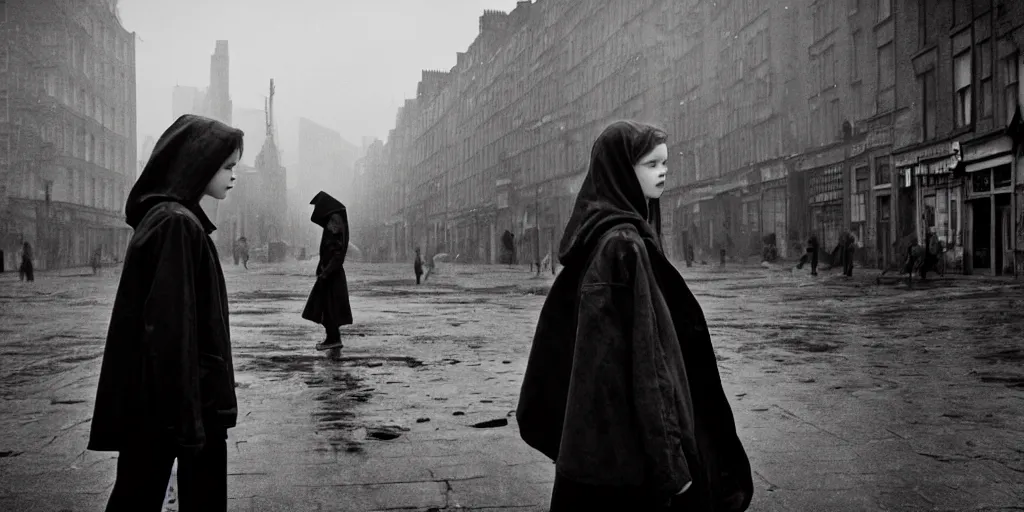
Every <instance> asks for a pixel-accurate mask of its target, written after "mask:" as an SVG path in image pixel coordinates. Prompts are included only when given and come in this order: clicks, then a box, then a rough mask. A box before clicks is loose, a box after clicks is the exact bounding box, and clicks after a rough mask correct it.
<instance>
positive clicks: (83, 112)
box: [0, 0, 136, 269]
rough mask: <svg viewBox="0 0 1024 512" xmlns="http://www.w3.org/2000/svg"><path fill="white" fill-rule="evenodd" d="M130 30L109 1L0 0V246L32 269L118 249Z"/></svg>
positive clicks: (127, 182)
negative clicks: (30, 257) (31, 261)
mask: <svg viewBox="0 0 1024 512" xmlns="http://www.w3.org/2000/svg"><path fill="white" fill-rule="evenodd" d="M135 101H136V100H135V35H134V33H131V32H128V31H127V30H125V28H124V27H123V26H122V24H121V22H120V20H119V18H118V14H117V1H116V0H69V1H58V0H7V1H6V2H0V248H2V249H3V251H4V258H5V260H6V261H5V263H6V265H5V267H6V268H11V267H12V266H13V265H14V264H15V262H16V260H17V258H18V252H19V251H20V248H21V245H22V242H26V241H27V242H29V243H30V244H31V245H32V246H33V250H34V257H35V265H36V268H40V269H49V268H60V267H68V266H76V265H85V264H87V263H88V262H89V259H90V257H91V256H92V254H93V253H94V251H96V250H97V249H98V250H100V251H102V254H103V257H104V258H105V259H107V260H110V259H116V258H119V257H120V255H121V254H123V251H124V248H125V246H126V245H127V242H128V238H129V236H130V228H128V226H126V225H125V223H124V215H123V208H124V201H125V197H126V196H127V193H128V191H129V190H130V188H131V186H132V184H133V182H134V180H135V174H136V135H135V134H136V127H135V115H136V114H135V104H136V103H135Z"/></svg>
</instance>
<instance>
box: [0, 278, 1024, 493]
mask: <svg viewBox="0 0 1024 512" xmlns="http://www.w3.org/2000/svg"><path fill="white" fill-rule="evenodd" d="M313 267H314V262H294V263H289V264H286V265H283V266H280V267H272V266H265V265H264V266H260V265H254V266H253V267H252V268H251V269H250V270H249V271H245V270H243V269H242V268H241V267H234V266H228V267H226V269H225V270H226V272H227V274H228V275H227V285H228V290H229V301H230V304H231V325H232V339H233V344H234V351H235V369H236V375H237V381H238V399H239V409H240V414H239V421H238V427H237V428H235V429H233V430H231V431H230V438H229V441H228V442H229V456H228V457H229V473H230V476H229V480H228V485H229V495H230V510H233V511H250V510H252V511H270V510H282V511H283V510H296V511H298V510H302V511H306V510H343V511H349V510H351V511H377V510H395V509H401V510H423V511H426V510H455V509H461V510H489V511H493V510H520V511H521V510H546V507H545V504H546V502H547V499H548V495H549V492H550V487H551V481H552V479H553V465H552V464H551V463H550V461H548V460H547V459H545V458H544V457H543V456H542V455H540V454H539V453H538V452H535V451H533V450H532V449H530V448H529V447H527V446H526V445H525V444H524V443H523V442H522V441H521V440H520V439H519V434H518V431H517V426H516V423H515V418H514V414H513V412H512V411H514V409H515V405H516V400H517V398H518V391H519V384H520V381H521V378H522V374H523V371H524V369H525V366H526V359H527V355H528V352H529V348H530V347H529V342H530V338H531V335H532V334H533V328H534V325H535V323H536V320H537V315H538V313H539V310H540V306H541V304H542V303H543V298H544V295H543V294H544V291H545V290H546V288H547V286H548V285H549V284H550V282H551V280H552V279H551V277H550V275H548V276H545V277H542V278H535V277H532V274H530V273H529V272H528V271H526V270H525V269H524V268H517V269H509V268H507V267H504V266H462V265H459V266H442V267H439V269H438V272H437V273H436V274H435V275H432V276H431V278H430V281H429V282H428V283H427V284H425V285H422V286H416V285H415V281H414V279H413V278H412V275H411V268H410V267H411V265H406V264H400V265H368V264H358V263H356V264H350V265H347V266H346V269H347V271H348V274H349V281H350V289H351V291H352V306H353V312H354V315H355V318H356V324H355V325H352V326H348V327H346V328H344V329H343V331H342V332H343V340H344V343H345V349H344V350H343V353H342V357H341V359H339V360H329V359H328V358H326V357H325V355H324V353H321V352H317V351H315V350H314V349H313V345H314V344H315V343H316V342H318V341H321V340H322V336H323V332H322V330H320V328H319V326H317V325H314V324H312V323H310V322H307V321H304V320H302V319H301V318H300V317H299V313H300V311H301V309H302V306H303V304H304V301H305V298H306V294H307V293H308V291H309V288H310V287H311V285H312V281H313V279H312V278H311V276H312V275H313ZM681 271H682V273H683V276H684V277H686V278H687V280H688V282H689V283H690V285H691V287H692V288H693V290H694V292H695V294H696V295H697V297H698V299H700V301H701V303H702V305H703V306H704V309H705V313H706V315H707V317H708V323H709V326H710V328H711V332H712V340H713V342H714V343H715V346H716V351H717V353H718V356H719V364H720V371H721V374H722V379H723V382H724V384H725V389H726V392H727V394H728V396H729V398H730V400H731V403H732V406H733V410H734V413H735V415H736V421H737V427H738V429H739V433H740V438H741V439H742V440H743V442H744V444H745V446H746V448H747V450H748V453H749V455H750V458H751V462H752V465H753V468H754V470H755V495H754V500H753V503H752V505H751V509H750V510H752V511H782V510H788V511H796V512H805V511H837V512H839V511H865V510H867V511H872V510H907V511H916V510H945V511H967V510H992V511H997V510H1024V505H1022V504H1024V441H1022V440H1024V413H1022V412H1024V369H1022V362H1024V315H1022V314H1021V311H1022V306H1024V288H1022V286H1021V285H1020V282H1019V281H1013V280H1011V279H1005V280H991V279H988V280H986V279H967V278H945V279H936V280H934V281H932V282H926V283H915V284H914V286H913V287H912V288H908V287H907V285H905V284H898V285H881V286H880V285H877V284H876V282H875V276H877V272H872V271H862V270H860V269H858V271H857V272H856V273H855V276H854V277H853V278H852V279H846V278H843V277H842V276H839V275H837V273H832V274H829V273H822V275H821V276H820V277H817V278H812V277H810V276H809V275H807V274H806V272H801V273H792V272H790V271H789V270H781V269H778V268H775V269H765V268H760V267H739V268H733V267H730V268H727V269H725V270H723V269H719V268H711V267H697V268H692V269H687V268H682V269H681ZM36 279H37V280H36V282H35V283H31V284H28V283H20V282H18V281H17V276H16V275H11V274H9V273H8V274H2V275H0V318H2V324H0V339H2V343H0V349H2V358H0V385H2V387H0V393H2V395H3V414H0V429H2V430H3V432H4V436H2V438H0V510H10V511H22V510H39V511H92V510H102V507H103V503H105V500H106V497H107V494H108V493H109V491H110V488H111V486H112V484H113V479H114V470H115V466H116V456H115V454H107V453H94V452H89V451H86V450H85V445H86V440H87V435H88V428H89V420H90V415H91V413H92V400H93V396H94V393H95V386H96V379H97V378H98V374H99V367H100V360H101V356H102V350H103V340H104V336H105V334H106V328H107V321H108V319H109V314H110V308H111V304H112V301H113V295H114V291H115V289H116V286H117V276H116V275H115V273H114V272H113V271H111V270H108V271H106V274H104V275H102V276H99V277H93V276H87V277H60V276H57V275H47V274H41V275H39V276H37V278H36Z"/></svg>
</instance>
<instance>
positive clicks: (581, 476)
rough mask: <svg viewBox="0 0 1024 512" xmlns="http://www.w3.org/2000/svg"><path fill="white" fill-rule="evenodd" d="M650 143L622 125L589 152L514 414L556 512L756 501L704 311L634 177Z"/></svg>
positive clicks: (727, 507) (717, 511)
mask: <svg viewBox="0 0 1024 512" xmlns="http://www.w3.org/2000/svg"><path fill="white" fill-rule="evenodd" d="M655 145H656V144H655V143H654V141H651V140H649V139H647V138H645V137H644V132H642V131H641V129H640V128H639V127H637V126H636V125H634V124H632V123H616V124H613V125H612V126H610V127H609V128H608V129H606V131H605V132H604V133H603V134H602V135H601V137H600V138H599V139H598V141H597V142H596V143H595V144H594V149H593V151H592V157H591V167H590V171H589V173H588V175H587V177H586V179H585V180H584V183H583V185H582V187H581V190H580V192H579V195H578V196H577V200H576V206H575V209H574V212H573V214H572V216H571V217H570V220H569V223H568V225H567V226H566V231H565V233H566V234H565V237H564V238H563V240H562V243H561V247H560V251H559V260H560V261H561V262H562V264H563V265H564V269H563V270H562V272H561V273H560V274H559V276H558V278H556V280H555V283H554V284H553V286H552V288H551V291H550V292H549V293H548V296H547V300H546V301H545V303H544V307H543V308H542V310H541V314H540V319H539V321H538V324H537V329H536V333H535V335H534V339H533V346H532V348H531V351H530V358H529V363H528V365H527V369H526V374H525V376H524V380H523V385H522V389H521V392H520V399H519V404H518V407H517V410H516V418H517V420H518V422H519V428H520V433H521V435H522V438H523V440H524V441H526V443H527V444H529V445H530V446H532V447H534V448H536V449H537V450H539V451H541V452H542V453H544V454H545V455H547V456H548V457H549V458H551V459H552V460H553V461H554V462H555V485H554V491H553V493H552V498H551V511H552V512H560V511H575V510H637V511H648V510H685V511H687V512H690V511H699V512H703V511H714V512H725V511H728V512H739V511H743V510H746V508H747V507H748V506H749V503H750V500H751V496H752V493H753V482H752V479H751V470H750V463H749V461H748V459H747V455H746V452H745V450H744V448H743V446H742V444H741V443H740V441H739V439H738V436H737V434H736V427H735V422H734V419H733V415H732V411H731V409H730V407H729V403H728V400H727V399H726V396H725V393H724V391H723V389H722V383H721V379H720V377H719V374H718V366H717V361H716V358H715V354H714V350H713V348H712V346H711V339H710V336H709V334H708V329H707V324H706V322H705V319H704V314H703V311H702V309H701V307H700V304H699V303H698V302H697V300H696V298H695V297H694V296H693V294H692V293H691V292H690V290H689V287H688V286H687V285H686V282H685V281H684V280H683V278H682V277H681V276H680V275H679V273H678V272H677V271H676V270H675V268H674V267H673V266H672V265H671V263H670V262H669V261H668V260H667V259H666V258H665V256H664V254H663V253H662V249H661V241H660V232H661V231H660V222H658V219H659V218H660V207H659V205H658V202H657V201H656V200H655V201H645V200H644V197H643V193H642V191H641V189H640V186H639V182H638V180H637V179H636V176H635V173H634V171H633V163H634V162H635V161H637V160H638V159H639V158H640V157H642V156H643V155H644V154H646V153H647V152H648V151H650V149H653V147H654V146H655ZM647 219H651V221H648V220H647ZM687 483H691V486H690V488H689V489H688V490H687V491H686V492H685V493H683V494H682V495H678V496H677V493H678V492H679V491H680V490H681V489H682V488H683V487H684V486H685V485H686V484H687ZM670 506H671V508H669V507H670Z"/></svg>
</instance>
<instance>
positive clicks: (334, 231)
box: [302, 191, 352, 350]
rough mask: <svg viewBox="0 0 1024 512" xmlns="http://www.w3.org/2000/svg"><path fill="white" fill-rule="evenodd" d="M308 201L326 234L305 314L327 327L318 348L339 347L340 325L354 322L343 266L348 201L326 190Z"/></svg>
mask: <svg viewBox="0 0 1024 512" xmlns="http://www.w3.org/2000/svg"><path fill="white" fill-rule="evenodd" d="M309 204H311V205H314V206H313V216H312V217H311V218H310V220H312V221H313V222H314V223H316V225H318V226H320V227H322V228H324V234H323V236H321V238H320V262H319V263H318V264H317V266H316V284H314V285H313V291H312V292H310V293H309V299H308V300H306V307H305V308H304V309H303V310H302V318H305V319H306V320H310V321H313V322H316V323H318V324H320V325H322V326H324V330H326V331H327V339H325V340H324V341H323V343H318V344H317V346H316V348H317V350H327V349H338V348H341V347H342V346H343V344H342V342H341V331H340V330H339V327H340V326H342V325H348V324H351V323H352V307H351V305H350V304H349V300H348V281H347V280H346V278H345V267H344V265H345V255H346V254H347V253H348V236H349V235H348V212H347V211H346V210H345V205H343V204H341V202H340V201H338V200H337V199H335V198H333V197H331V195H330V194H328V193H327V192H323V191H321V192H320V193H318V194H317V195H316V196H315V197H313V200H312V201H310V202H309Z"/></svg>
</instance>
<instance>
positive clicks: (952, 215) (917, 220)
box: [894, 141, 965, 272]
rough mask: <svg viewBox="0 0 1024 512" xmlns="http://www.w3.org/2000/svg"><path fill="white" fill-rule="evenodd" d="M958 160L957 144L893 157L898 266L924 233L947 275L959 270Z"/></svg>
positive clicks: (962, 245) (961, 198) (962, 243)
mask: <svg viewBox="0 0 1024 512" xmlns="http://www.w3.org/2000/svg"><path fill="white" fill-rule="evenodd" d="M961 158H962V155H961V150H960V144H959V143H958V142H956V141H952V142H943V143H941V144H935V145H931V146H928V147H924V148H917V149H915V150H912V151H907V152H904V153H900V154H898V155H895V157H894V160H895V165H896V176H897V181H898V183H897V190H898V192H897V198H896V201H897V203H896V236H897V238H896V240H895V246H896V252H897V254H894V261H895V262H896V263H897V264H899V263H900V262H902V261H903V258H904V256H905V254H904V253H905V252H906V250H907V248H908V246H909V244H910V243H911V241H912V240H914V239H916V240H917V241H918V243H920V244H924V243H925V241H926V240H927V237H928V234H929V233H932V232H934V233H935V236H936V237H937V238H938V240H939V241H940V242H941V243H942V245H943V246H944V247H945V253H944V256H943V257H944V258H945V265H946V270H947V271H952V272H961V271H963V269H964V264H963V263H964V254H965V237H964V229H963V226H964V224H963V215H962V213H963V206H964V191H963V183H962V180H961V179H960V178H959V177H958V176H957V175H955V174H954V170H955V168H956V167H957V165H958V162H960V160H961Z"/></svg>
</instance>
